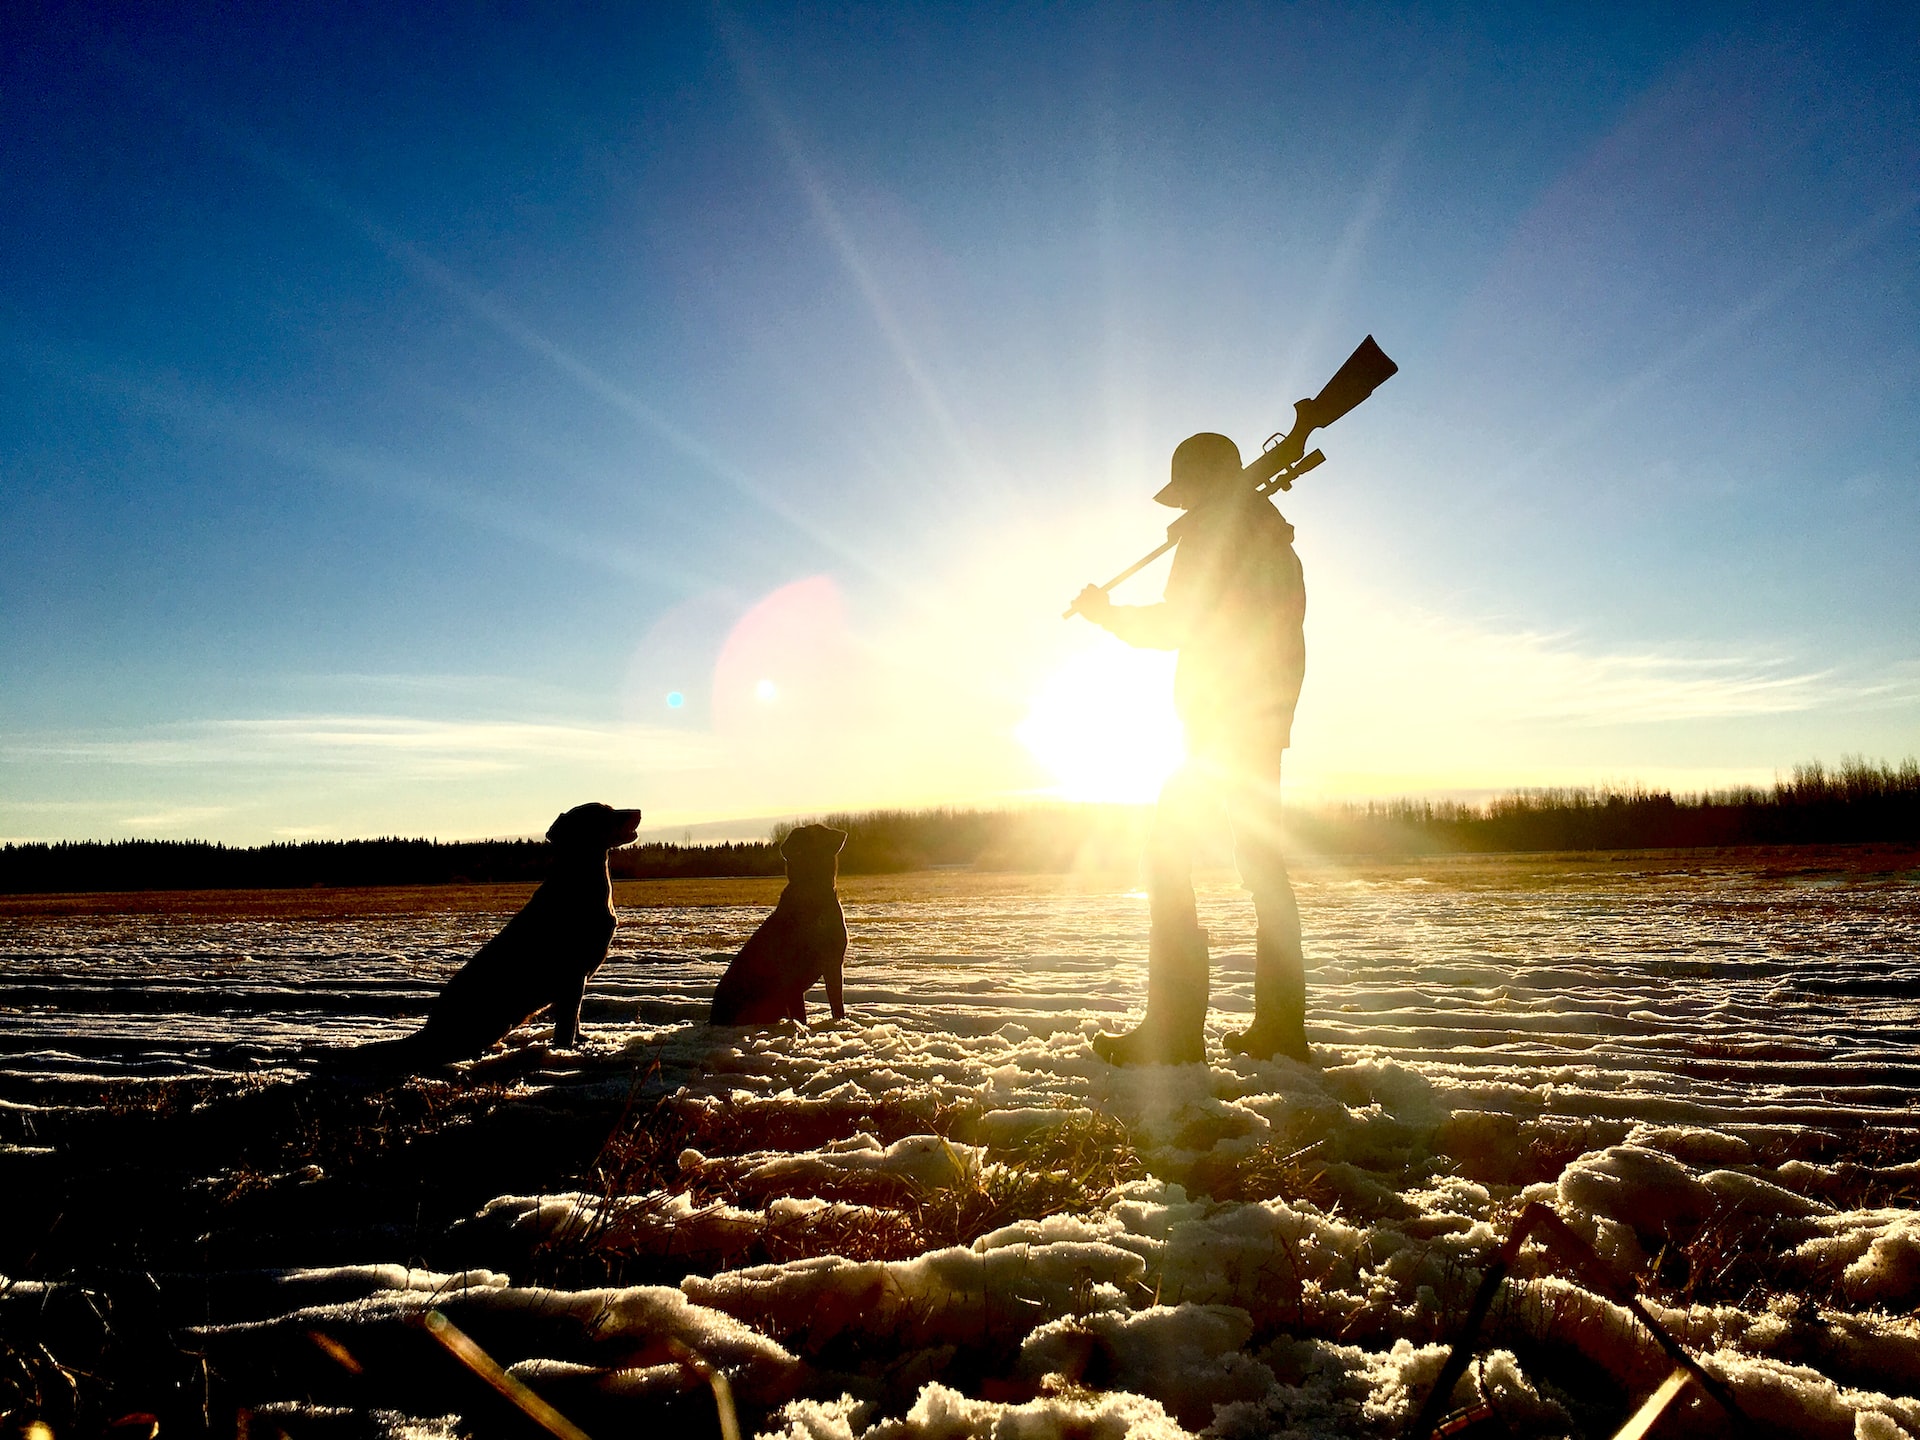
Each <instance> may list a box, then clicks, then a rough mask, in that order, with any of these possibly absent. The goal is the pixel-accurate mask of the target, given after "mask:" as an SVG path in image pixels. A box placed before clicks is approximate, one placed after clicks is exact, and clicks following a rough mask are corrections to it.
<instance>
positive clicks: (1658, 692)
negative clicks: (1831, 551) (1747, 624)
mask: <svg viewBox="0 0 1920 1440" xmlns="http://www.w3.org/2000/svg"><path fill="white" fill-rule="evenodd" d="M1334 613H1335V615H1337V616H1342V618H1341V619H1340V620H1338V621H1336V622H1335V623H1333V624H1326V625H1316V626H1313V627H1311V629H1310V635H1311V637H1312V642H1313V643H1312V646H1311V648H1312V651H1313V658H1312V661H1311V664H1310V669H1311V670H1312V672H1313V675H1312V679H1311V680H1310V681H1309V684H1310V686H1311V687H1312V698H1313V705H1314V707H1315V708H1316V709H1317V708H1320V707H1322V706H1326V707H1329V708H1334V709H1352V710H1354V711H1355V712H1356V713H1359V712H1363V711H1366V712H1380V713H1392V714H1395V715H1397V716H1401V717H1403V718H1404V712H1405V707H1406V705H1407V703H1408V702H1409V700H1410V699H1411V698H1412V697H1418V700H1419V703H1420V705H1421V706H1422V707H1423V708H1424V710H1425V711H1426V712H1427V714H1428V717H1429V721H1430V722H1431V723H1434V724H1438V723H1441V722H1442V719H1443V717H1444V718H1445V719H1448V720H1451V721H1453V722H1454V723H1459V724H1470V723H1475V722H1478V721H1481V720H1498V721H1501V722H1522V723H1534V724H1539V723H1546V724H1552V725H1560V726H1565V725H1593V726H1620V725H1646V724H1661V723H1667V722H1673V721H1714V720H1730V719H1736V718H1740V717H1745V716H1759V715H1783V714H1792V713H1800V712H1810V711H1819V710H1835V709H1847V710H1858V709H1862V708H1877V707H1883V706H1884V707H1893V706H1899V705H1910V704H1913V703H1915V702H1916V701H1920V676H1916V675H1915V674H1914V673H1913V671H1912V670H1911V669H1910V668H1909V669H1902V668H1901V667H1897V666H1895V667H1886V668H1882V669H1878V670H1867V669H1864V668H1862V667H1860V666H1858V665H1848V666H1846V667H1839V666H1822V665H1816V664H1809V663H1807V661H1806V660H1805V659H1804V658H1802V657H1796V656H1794V655H1792V654H1789V653H1783V652H1772V653H1769V651H1768V650H1766V649H1764V648H1760V647H1754V648H1751V649H1744V648H1739V647H1732V648H1727V649H1709V648H1706V647H1698V646H1695V647H1683V646H1674V645H1637V646H1636V645H1627V646H1606V645H1600V644H1596V643H1595V642H1594V641H1593V640H1592V639H1590V638H1588V637H1584V636H1582V635H1579V634H1575V633H1573V632H1569V631H1560V632H1552V631H1544V630H1536V629H1529V628H1525V627H1515V628H1511V629H1510V628H1506V627H1503V626H1502V625H1500V624H1499V623H1498V622H1497V621H1478V622H1476V621H1471V620H1464V619H1460V618H1453V617H1440V616H1435V615H1431V614H1423V613H1418V612H1407V611H1402V610H1387V609H1380V608H1372V607H1362V606H1358V605H1355V606H1346V605H1340V606H1336V607H1334Z"/></svg>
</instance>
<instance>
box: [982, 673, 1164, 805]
mask: <svg viewBox="0 0 1920 1440" xmlns="http://www.w3.org/2000/svg"><path fill="white" fill-rule="evenodd" d="M1173 663H1174V657H1173V655H1172V654H1171V653H1170V652H1166V651H1157V650H1133V649H1129V648H1128V647H1126V646H1124V645H1121V644H1119V643H1118V642H1117V641H1110V640H1104V639H1102V640H1100V641H1097V642H1096V643H1095V644H1094V645H1093V646H1092V647H1090V648H1089V649H1086V650H1082V651H1080V652H1078V653H1077V654H1074V655H1072V656H1070V657H1069V658H1068V659H1067V660H1066V662H1065V663H1063V664H1062V665H1061V666H1060V668H1059V669H1058V670H1056V671H1055V672H1054V673H1053V674H1052V675H1051V676H1050V677H1049V678H1048V679H1047V681H1046V683H1045V684H1044V685H1042V686H1041V687H1040V691H1039V693H1038V694H1037V695H1035V696H1034V697H1033V704H1032V706H1031V708H1029V710H1028V711H1027V718H1026V719H1025V720H1023V721H1021V722H1020V724H1019V726H1018V727H1017V728H1016V729H1015V731H1014V733H1015V734H1016V735H1017V736H1018V737H1019V739H1020V743H1021V744H1023V745H1025V746H1026V747H1027V749H1028V750H1029V751H1030V752H1031V753H1032V754H1033V757H1034V758H1035V759H1036V760H1038V761H1039V762H1040V763H1041V765H1043V766H1045V767H1046V770H1047V773H1048V774H1050V775H1052V776H1053V778H1054V782H1055V784H1054V786H1053V790H1054V793H1055V794H1057V795H1058V796H1059V797H1060V798H1061V799H1063V800H1100V801H1114V802H1130V803H1138V802H1142V801H1147V800H1151V799H1153V798H1154V796H1155V795H1157V794H1158V793H1159V790H1160V785H1161V782H1162V781H1164V780H1165V779H1166V778H1167V776H1168V775H1169V774H1171V773H1172V771H1173V770H1174V768H1175V767H1176V766H1178V765H1179V763H1180V761H1181V759H1182V758H1183V756H1184V755H1185V746H1184V743H1183V740H1182V737H1181V731H1180V721H1179V719H1178V718H1177V717H1176V716H1175V715H1174V712H1173Z"/></svg>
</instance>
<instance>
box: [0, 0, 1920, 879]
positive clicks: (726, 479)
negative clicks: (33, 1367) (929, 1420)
mask: <svg viewBox="0 0 1920 1440" xmlns="http://www.w3.org/2000/svg"><path fill="white" fill-rule="evenodd" d="M0 26H4V27H5V30H6V33H5V35H4V36H0V134H4V135H5V137H6V140H5V143H4V146H0V193H3V194H4V196H5V197H6V198H5V204H6V210H7V212H8V216H9V218H8V221H7V223H6V224H5V225H4V226H3V227H0V376H3V377H4V380H3V381H0V505H4V513H5V514H6V516H7V520H6V523H5V525H4V527H0V674H3V675H4V676H5V681H4V687H3V688H0V837H4V838H13V839H23V838H54V837H81V836H95V837H99V836H112V835H200V836H208V837H212V838H219V839H226V840H231V841H248V842H251V841H260V840H266V839H274V838H288V837H297V836H306V835H359V834H374V833H406V834H436V835H443V836H464V835H480V834H509V833H525V832H528V831H537V830H539V829H541V828H543V827H544V824H545V822H546V820H547V819H548V818H550V816H551V815H552V813H554V812H555V811H557V810H558V809H560V808H563V807H564V806H566V805H570V804H573V803H576V802H577V801H580V800H583V799H587V798H601V799H606V800H609V801H611V802H614V803H618V804H627V805H632V804H638V805H641V806H643V807H644V808H645V809H646V810H647V812H648V824H649V827H650V828H651V827H654V826H656V825H657V826H659V827H663V828H665V829H667V830H668V831H669V832H671V831H672V830H673V829H674V828H675V827H691V826H695V825H699V824H701V823H704V822H718V821H725V820H730V819H738V818H740V817H763V816H768V815H775V814H787V813H796V812H801V811H808V810H819V809H825V808H835V807H864V806H870V805H884V804H922V803H936V802H961V803H972V802H991V801H998V800H1003V799H1008V798H1018V797H1024V796H1034V795H1045V794H1076V795H1088V796H1127V797H1133V796H1138V795H1142V794H1149V793H1151V788H1152V782H1153V779H1154V777H1155V775H1156V774H1157V773H1158V769H1159V768H1164V766H1165V764H1166V763H1169V761H1168V747H1169V745H1170V744H1171V743H1172V741H1171V740H1170V739H1169V729H1170V724H1171V722H1170V719H1169V716H1168V714H1167V711H1166V695H1165V691H1166V670H1165V664H1164V660H1163V659H1162V658H1161V657H1153V656H1142V655H1137V654H1135V653H1133V652H1126V651H1123V650H1121V649H1120V648H1119V647H1118V646H1117V644H1116V643H1115V642H1111V641H1110V640H1108V639H1106V637H1103V636H1101V635H1099V634H1098V633H1097V632H1095V631H1094V630H1093V629H1092V627H1090V626H1088V625H1086V624H1085V623H1084V622H1081V621H1078V620H1076V621H1073V622H1071V623H1063V622H1061V621H1060V619H1059V618H1058V616H1059V610H1060V608H1061V607H1062V606H1064V604H1065V602H1066V601H1067V600H1068V599H1069V598H1071V596H1072V595H1073V593H1074V592H1075V591H1076V590H1077V589H1078V588H1079V587H1080V585H1082V584H1083V583H1085V582H1086V581H1088V580H1090V579H1104V578H1105V577H1106V576H1107V575H1109V574H1111V573H1112V572H1114V571H1115V570H1117V569H1119V568H1120V567H1121V566H1122V565H1123V564H1125V563H1126V562H1127V561H1129V560H1131V559H1132V558H1134V556H1135V555H1136V554H1138V553H1139V552H1141V551H1143V550H1145V549H1146V548H1148V547H1149V546H1150V545H1151V544H1152V543H1153V542H1154V541H1155V539H1156V538H1157V530H1158V527H1160V526H1161V525H1163V524H1164V523H1165V520H1166V518H1167V512H1165V511H1162V510H1159V509H1158V508H1157V507H1155V506H1153V505H1152V504H1151V503H1150V502H1149V500H1148V496H1150V494H1151V493H1152V491H1153V489H1155V488H1156V487H1157V485H1158V484H1159V483H1160V481H1161V478H1162V476H1163V474H1164V471H1165V466H1166V461H1167V456H1168V454H1169V453H1170V452H1171V450H1172V448H1173V446H1174V444H1175V443H1177V442H1178V441H1179V439H1181V438H1182V437H1183V436H1185V435H1186V434H1188V433H1190V432H1192V431H1195V430H1200V429H1216V430H1222V431H1224V432H1226V433H1228V434H1230V435H1232V436H1234V437H1235V438H1236V439H1237V440H1238V441H1239V442H1240V444H1241V445H1242V448H1243V449H1246V450H1250V449H1251V448H1252V447H1254V446H1256V445H1257V444H1258V443H1259V441H1260V439H1261V438H1262V437H1263V436H1265V435H1266V434H1268V433H1269V432H1270V431H1273V430H1277V429H1282V428H1284V427H1285V425H1286V423H1287V421H1288V420H1289V418H1290V416H1291V409H1290V402H1291V401H1292V400H1293V399H1295V398H1298V397H1299V396H1300V395H1303V394H1307V393H1310V392H1311V391H1313V390H1315V389H1317V388H1318V386H1319V384H1320V382H1321V381H1322V380H1324V379H1325V378H1326V376H1327V375H1328V374H1329V373H1331V371H1332V369H1333V368H1334V367H1335V366H1336V365H1337V364H1338V363H1339V361H1340V360H1341V359H1342V358H1344V356H1345V355H1346V353H1347V352H1348V350H1350V349H1351V348H1352V346H1353V345H1354V344H1355V343H1356V342H1357V341H1358V340H1359V339H1360V337H1361V336H1362V335H1364V334H1367V333H1369V332H1371V333H1373V334H1374V335H1376V337H1377V338H1378V339H1379V341H1380V343H1381V344H1382V345H1383V346H1384V347H1385V348H1386V349H1387V350H1388V352H1389V353H1390V354H1392V355H1393V356H1394V358H1395V359H1396V360H1398V361H1399V363H1400V365H1401V367H1402V370H1401V374H1400V375H1399V376H1398V377H1396V378H1395V379H1394V380H1393V381H1391V382H1390V383H1389V384H1388V385H1387V386H1386V387H1384V388H1382V390H1381V391H1380V392H1379V393H1378V394H1377V395H1376V396H1375V397H1374V399H1373V400H1371V401H1370V402H1368V404H1367V405H1366V406H1365V407H1363V408H1362V409H1360V410H1359V411H1356V412H1355V413H1354V415H1353V416H1351V417H1349V418H1348V419H1347V420H1345V421H1343V422H1342V423H1341V424H1340V425H1339V426H1338V427H1336V428H1334V429H1332V430H1330V431H1328V432H1326V433H1325V434H1324V435H1323V436H1321V437H1319V442H1320V443H1321V445H1322V446H1323V448H1324V449H1325V450H1326V451H1327V453H1328V455H1329V457H1330V463H1329V464H1328V465H1327V466H1326V467H1324V468H1323V469H1322V470H1321V471H1319V472H1318V473H1316V474H1314V475H1312V476H1311V477H1309V478H1308V479H1306V480H1304V481H1302V483H1301V486H1300V488H1299V489H1298V490H1297V491H1295V492H1294V494H1293V495H1291V496H1289V497H1287V498H1286V500H1285V503H1284V505H1283V508H1284V509H1285V511H1286V513H1287V514H1288V516H1289V518H1290V519H1292V520H1293V521H1294V523H1295V525H1296V526H1297V527H1298V529H1299V540H1298V542H1297V543H1298V548H1299V550H1300V552H1301V556H1302V559H1303V562H1304V564H1305V567H1306V572H1307V577H1308V585H1309V594H1310V602H1309V648H1310V658H1309V669H1308V679H1307V686H1306V691H1305V694H1304V695H1303V698H1302V704H1301V710H1300V716H1299V723H1298V725H1297V727H1296V732H1295V747H1294V750H1293V751H1292V752H1291V754H1290V756H1289V772H1288V783H1289V786H1290V787H1291V788H1292V790H1293V791H1294V793H1295V794H1297V795H1298V796H1299V797H1300V798H1301V799H1303V800H1307V799H1314V798H1325V797H1333V796H1357V795H1374V794H1400V793H1415V792H1426V793H1439V792H1443V793H1465V794H1475V793H1484V792H1486V791H1489V790H1498V789H1503V788H1508V787H1512V786H1523V785H1537V784H1569V783H1595V782H1613V783H1621V782H1634V781H1638V782H1644V783H1649V784H1656V785H1672V786H1678V787H1681V788H1697V787H1700V786H1714V785H1723V784H1732V783H1743V782H1751V781H1758V782H1761V783H1765V782H1766V781H1767V780H1769V779H1770V778H1771V777H1772V776H1773V775H1774V774H1775V773H1776V772H1777V771H1779V770H1781V769H1784V768H1787V767H1790V766H1792V765H1793V764H1795V763H1796V762H1799V761H1803V760H1808V759H1812V758H1815V757H1820V758H1825V759H1827V760H1829V761H1831V760H1834V759H1837V758H1838V757H1839V756H1840V755H1841V754H1843V753H1861V754H1866V755H1868V756H1873V757H1885V758H1899V757H1901V756H1904V755H1909V754H1912V753H1914V752H1915V751H1916V750H1920V565H1916V564H1915V562H1914V554H1915V551H1916V541H1920V487H1916V484H1915V480H1916V466H1917V464H1920V263H1917V262H1920V87H1916V86H1915V85H1914V84H1913V83H1912V77H1913V76H1914V75H1915V74H1916V73H1920V20H1917V19H1916V17H1915V13H1914V12H1913V11H1912V10H1911V9H1910V8H1908V7H1884V8H1880V9H1874V8H1860V9H1851V10H1850V9H1846V8H1823V9H1822V10H1821V11H1820V12H1819V13H1818V15H1817V16H1815V15H1812V14H1810V13H1808V12H1805V11H1803V10H1798V9H1794V8H1779V9H1767V8H1765V7H1753V6H1737V7H1735V6H1728V7H1713V6H1697V7H1658V8H1654V7H1648V8H1645V9H1634V8H1630V7H1618V6H1610V7H1593V8H1591V9H1585V10H1582V9H1577V8H1574V7H1555V8H1554V10H1553V13H1552V14H1551V15H1543V14H1541V13H1539V9H1538V7H1511V8H1500V7H1467V6H1454V7H1442V6H1404V7H1384V6H1348V7H1337V6H1319V5H1300V6H1287V7H1260V6H1207V7H1190V8H1181V7H1169V6H1161V7H1140V8H1132V7H1125V6H1117V5H1101V6H1088V7H1064V6H1063V7H1020V6H1007V7H1002V8H992V7H984V6H952V7H941V8H938V9H913V8H907V7H895V6H876V7H872V8H868V9H860V8H852V7H832V8H819V9H812V8H799V9H795V8H789V7H752V8H741V9H734V10H726V9H710V8H706V7H687V8H677V7H636V8H609V9H607V10H604V11H597V10H584V9H583V10H578V11H574V12H572V13H571V14H568V15H564V16H563V15H560V14H558V13H557V12H555V11H552V10H550V9H548V8H545V7H540V8H534V7H529V8H527V9H524V10H517V11H516V10H511V9H505V8H490V7H477V6H448V7H445V8H443V9H438V10H429V9H422V8H415V9H411V10H407V11H405V12H404V13H401V12H399V10H398V8H397V7H383V6H363V7H356V6H329V7H300V6H281V7H272V8H271V9H263V8H259V7H251V8H242V7H220V8H214V7H192V8H190V7H181V8H179V9H174V8H168V7H151V8H148V9H143V10H133V9H131V8H129V9H126V10H124V11H121V12H118V13H95V12H93V11H92V10H89V9H86V8H80V9H72V10H68V9H59V8H53V9H47V8H42V9H38V10H33V11H30V12H26V13H24V14H22V13H14V12H9V17H8V18H7V19H6V20H4V21H0ZM1160 573H1161V572H1157V571H1156V572H1151V573H1149V574H1148V575H1146V576H1143V577H1142V578H1141V579H1140V580H1139V581H1136V582H1133V586H1132V587H1131V588H1129V589H1128V590H1126V591H1123V592H1122V593H1121V597H1120V598H1123V599H1133V600H1146V599H1151V598H1152V596H1153V594H1154V592H1155V588H1156V585H1157V581H1158V578H1159V575H1160ZM674 697H677V703H670V701H672V700H673V699H674Z"/></svg>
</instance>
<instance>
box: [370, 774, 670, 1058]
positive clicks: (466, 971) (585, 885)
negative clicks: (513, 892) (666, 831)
mask: <svg viewBox="0 0 1920 1440" xmlns="http://www.w3.org/2000/svg"><path fill="white" fill-rule="evenodd" d="M639 829H640V812H639V811H638V810H615V809H614V808H613V807H612V806H610V805H601V804H598V803H595V804H590V805H576V806H574V807H573V809H571V810H569V811H567V812H566V813H565V814H564V815H562V816H560V818H559V819H557V820H555V821H554V822H553V825H552V827H551V828H550V829H548V831H547V841H548V843H549V844H551V845H552V846H553V866H552V868H551V870H550V871H549V872H548V875H547V879H546V882H545V883H544V884H542V885H541V886H540V888H539V889H538V890H536V891H534V892H533V898H532V899H531V900H529V901H527V903H526V905H525V906H524V907H523V908H522V909H521V911H520V913H519V914H518V915H515V916H514V917H513V918H512V919H511V920H509V921H508V922H507V924H506V928H504V929H503V930H501V932H500V933H499V934H498V935H496V936H494V937H493V939H491V940H489V941H488V942H487V943H486V944H485V945H482V946H481V947H480V949H479V952H478V953H477V954H475V955H474V957H473V958H472V959H471V960H469V961H468V962H467V963H466V964H465V965H463V966H462V967H461V968H460V970H459V972H458V973H457V974H456V975H455V976H454V977H453V978H452V979H451V980H449V981H448V982H447V988H446V989H444V990H442V991H441V992H440V995H439V998H438V999H436V1000H435V1001H434V1002H433V1006H432V1008H431V1009H430V1010H428V1011H427V1022H426V1024H424V1025H422V1026H421V1027H420V1028H419V1029H418V1030H417V1031H415V1032H414V1033H413V1034H411V1035H408V1036H406V1037H405V1038H404V1039H400V1040H386V1041H381V1042H379V1043H377V1044H373V1045H363V1046H360V1047H359V1048H358V1049H356V1050H354V1051H353V1052H351V1054H352V1059H353V1061H354V1062H355V1063H357V1064H366V1063H373V1064H376V1065H380V1066H383V1067H394V1068H398V1067H403V1066H404V1067H408V1068H417V1067H421V1066H427V1065H444V1064H446V1063H447V1062H448V1061H450V1060H465V1059H469V1058H471V1057H472V1056H475V1055H478V1054H480V1053H482V1052H483V1051H485V1050H486V1049H487V1048H488V1047H489V1046H491V1045H492V1044H493V1043H494V1042H495V1041H496V1040H500V1039H502V1038H504V1037H505V1036H506V1034H507V1032H508V1031H510V1030H512V1029H513V1028H514V1027H515V1026H517V1025H522V1024H525V1023H526V1022H527V1021H528V1020H531V1019H532V1018H533V1017H534V1016H535V1015H538V1014H539V1013H540V1012H541V1011H542V1010H549V1011H551V1012H552V1015H553V1047H554V1048H555V1049H556V1050H571V1049H572V1048H573V1047H574V1044H575V1042H576V1041H577V1040H578V1038H579V1034H580V1000H581V997H582V996H583V995H584V994H585V993H586V988H587V977H588V976H589V975H591V974H593V972H594V971H596V970H598V969H599V968H600V962H601V961H603V960H605V959H606V958H607V946H608V945H609V944H610V943H611V942H612V940H613V925H614V920H613V885H612V882H611V881H610V880H609V879H608V877H607V851H609V850H612V849H616V848H617V847H619V846H621V845H627V844H631V843H632V841H633V839H634V837H635V836H636V835H637V834H638V833H639Z"/></svg>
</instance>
